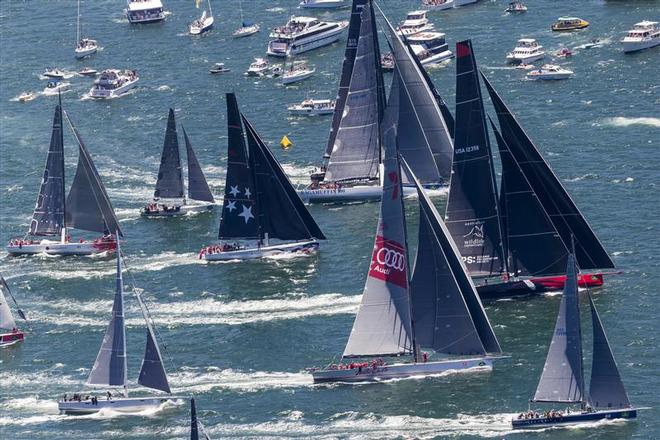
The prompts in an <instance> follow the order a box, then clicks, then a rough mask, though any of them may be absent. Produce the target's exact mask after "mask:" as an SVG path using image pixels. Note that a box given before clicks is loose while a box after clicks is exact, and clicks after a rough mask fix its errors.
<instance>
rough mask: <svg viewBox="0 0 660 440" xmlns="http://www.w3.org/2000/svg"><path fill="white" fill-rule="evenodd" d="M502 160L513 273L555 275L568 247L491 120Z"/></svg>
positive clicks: (505, 223) (503, 200)
mask: <svg viewBox="0 0 660 440" xmlns="http://www.w3.org/2000/svg"><path fill="white" fill-rule="evenodd" d="M491 126H492V128H493V132H494V133H495V138H496V139H497V146H498V148H499V151H500V161H501V162H502V185H501V186H500V202H501V203H500V216H501V218H502V219H503V222H502V226H503V230H504V232H505V233H504V236H505V238H506V246H505V249H506V250H508V252H509V265H508V266H509V271H510V272H512V273H513V274H515V275H519V276H525V275H535V276H540V275H557V274H563V273H564V271H565V269H566V258H567V256H568V249H567V248H566V246H564V242H563V241H562V239H561V237H560V236H559V233H557V230H556V229H555V227H554V225H553V224H552V222H551V221H550V218H549V217H548V215H547V214H546V212H545V210H544V209H543V205H541V202H540V201H539V199H538V197H537V196H536V194H535V193H534V190H533V189H532V187H531V186H530V185H529V182H528V181H527V179H526V178H525V175H524V174H523V173H522V171H521V170H520V167H519V166H518V163H517V162H516V160H515V158H514V157H513V155H512V154H511V152H510V151H509V148H508V146H507V145H506V142H504V139H503V138H502V135H500V133H499V131H498V130H497V128H496V127H495V124H493V123H492V121H491Z"/></svg>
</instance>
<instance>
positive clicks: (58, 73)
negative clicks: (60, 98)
mask: <svg viewBox="0 0 660 440" xmlns="http://www.w3.org/2000/svg"><path fill="white" fill-rule="evenodd" d="M43 75H44V76H45V77H46V78H51V79H64V78H65V77H67V76H68V74H67V73H66V72H64V71H62V70H60V69H58V68H54V69H50V68H48V69H46V71H45V72H44V74H43Z"/></svg>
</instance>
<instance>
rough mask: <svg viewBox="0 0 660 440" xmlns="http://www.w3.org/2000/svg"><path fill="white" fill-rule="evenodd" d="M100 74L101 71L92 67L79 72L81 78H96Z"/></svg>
mask: <svg viewBox="0 0 660 440" xmlns="http://www.w3.org/2000/svg"><path fill="white" fill-rule="evenodd" d="M98 74H99V71H98V70H96V69H92V68H91V67H85V68H84V69H82V70H79V71H78V75H81V76H96V75H98Z"/></svg>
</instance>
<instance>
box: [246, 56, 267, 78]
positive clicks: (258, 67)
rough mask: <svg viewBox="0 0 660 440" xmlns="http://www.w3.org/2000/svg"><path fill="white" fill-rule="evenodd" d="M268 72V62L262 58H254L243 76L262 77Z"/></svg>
mask: <svg viewBox="0 0 660 440" xmlns="http://www.w3.org/2000/svg"><path fill="white" fill-rule="evenodd" d="M269 70H270V65H269V64H268V61H266V60H265V59H263V58H255V59H254V61H253V62H252V64H250V67H248V70H247V72H245V74H246V75H247V76H264V75H265V74H267V73H268V71H269Z"/></svg>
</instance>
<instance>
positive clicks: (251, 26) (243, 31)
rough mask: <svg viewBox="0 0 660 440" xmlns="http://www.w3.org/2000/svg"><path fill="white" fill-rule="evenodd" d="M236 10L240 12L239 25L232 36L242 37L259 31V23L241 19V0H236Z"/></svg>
mask: <svg viewBox="0 0 660 440" xmlns="http://www.w3.org/2000/svg"><path fill="white" fill-rule="evenodd" d="M238 10H239V11H240V13H241V27H239V28H238V29H236V30H235V31H234V33H233V34H232V36H233V37H234V38H243V37H249V36H250V35H254V34H256V33H257V32H259V25H258V24H257V23H253V22H251V21H246V20H244V19H243V2H242V1H241V0H238Z"/></svg>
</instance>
